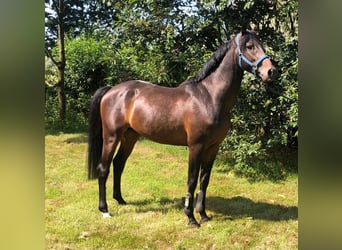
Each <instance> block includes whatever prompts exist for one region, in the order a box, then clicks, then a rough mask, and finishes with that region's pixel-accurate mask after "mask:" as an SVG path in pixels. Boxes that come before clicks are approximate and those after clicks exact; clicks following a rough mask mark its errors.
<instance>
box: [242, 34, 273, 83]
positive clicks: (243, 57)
mask: <svg viewBox="0 0 342 250" xmlns="http://www.w3.org/2000/svg"><path fill="white" fill-rule="evenodd" d="M240 36H241V35H240V34H238V35H237V36H236V37H235V43H236V45H237V47H238V52H239V66H240V68H241V69H242V70H244V68H243V67H242V60H243V61H244V62H245V63H247V64H248V65H249V66H251V67H252V70H253V74H254V75H255V76H257V74H256V73H257V72H256V70H257V69H258V67H259V64H260V63H261V62H262V61H263V60H265V59H266V58H268V55H266V54H264V55H263V56H262V57H260V58H259V59H258V60H257V61H256V62H254V63H252V62H251V61H250V60H248V59H247V58H246V57H245V56H244V55H243V54H242V52H241V49H240Z"/></svg>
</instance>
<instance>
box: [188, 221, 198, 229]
mask: <svg viewBox="0 0 342 250" xmlns="http://www.w3.org/2000/svg"><path fill="white" fill-rule="evenodd" d="M188 225H189V226H190V227H195V228H199V227H200V226H201V225H200V224H198V223H197V221H196V220H191V221H189V224H188Z"/></svg>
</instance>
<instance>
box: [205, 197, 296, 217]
mask: <svg viewBox="0 0 342 250" xmlns="http://www.w3.org/2000/svg"><path fill="white" fill-rule="evenodd" d="M207 209H208V210H211V211H214V212H215V213H218V214H223V215H225V216H228V217H229V218H230V219H238V218H243V217H251V218H252V219H260V220H271V221H282V220H297V219H298V207H296V206H290V207H287V206H283V205H278V204H270V203H265V202H254V201H253V200H251V199H248V198H245V197H241V196H236V197H233V198H229V199H226V198H222V197H208V198H207Z"/></svg>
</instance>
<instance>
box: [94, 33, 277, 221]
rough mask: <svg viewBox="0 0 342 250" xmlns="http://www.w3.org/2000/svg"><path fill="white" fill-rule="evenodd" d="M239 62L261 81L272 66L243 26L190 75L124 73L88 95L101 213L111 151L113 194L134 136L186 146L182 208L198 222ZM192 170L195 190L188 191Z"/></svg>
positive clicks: (268, 77)
mask: <svg viewBox="0 0 342 250" xmlns="http://www.w3.org/2000/svg"><path fill="white" fill-rule="evenodd" d="M244 70H246V71H248V72H251V73H253V74H254V75H256V76H258V77H260V78H261V80H262V81H264V82H269V81H272V80H273V79H274V78H275V75H276V68H275V67H274V66H273V65H272V62H271V60H270V59H269V58H268V56H267V55H266V54H265V53H264V49H263V46H262V44H261V43H260V41H259V40H258V38H257V37H256V35H255V34H254V33H252V32H248V31H244V32H240V33H239V34H237V35H236V36H235V37H234V38H233V39H231V40H230V41H228V42H226V43H225V44H224V45H222V46H221V47H220V48H219V49H218V50H217V51H216V52H215V53H214V55H213V56H212V57H211V58H210V59H209V60H208V61H207V63H206V64H205V65H204V67H203V68H202V69H201V70H200V71H199V72H198V73H197V74H196V75H195V76H194V77H192V78H190V79H189V80H187V81H185V82H183V83H182V84H181V85H179V86H178V87H176V88H167V87H161V86H157V85H154V84H151V83H148V82H144V81H138V80H132V81H127V82H124V83H121V84H118V85H116V86H114V87H109V86H106V87H102V88H100V89H98V90H97V91H96V92H95V94H94V96H93V97H92V100H91V109H90V118H89V142H88V177H89V179H95V178H98V185H99V210H100V211H101V212H102V213H103V216H104V217H108V216H109V213H108V206H107V202H106V181H107V177H108V174H109V168H110V164H111V161H112V159H113V155H114V152H115V150H116V148H117V146H118V145H119V144H120V146H119V149H118V151H117V153H116V155H115V157H114V160H113V166H114V189H113V197H114V199H116V200H117V201H118V202H119V204H126V202H125V200H124V199H123V198H122V196H121V187H120V186H121V184H120V182H121V174H122V172H123V170H124V167H125V163H126V160H127V158H128V157H129V155H130V154H131V152H132V150H133V147H134V145H135V143H136V142H137V140H138V139H139V137H140V136H144V137H145V138H148V139H150V140H152V141H155V142H158V143H164V144H171V145H183V146H188V148H189V161H188V181H187V186H188V188H187V193H186V197H185V202H184V212H185V214H186V215H187V216H188V219H189V224H190V225H193V226H199V224H198V222H197V221H196V219H195V217H194V213H193V210H194V202H196V210H197V212H199V214H200V216H201V222H206V221H208V220H209V217H208V216H207V214H206V212H205V198H206V190H207V186H208V184H209V178H210V173H211V169H212V166H213V163H214V160H215V157H216V154H217V152H218V150H219V145H220V143H221V142H222V140H223V139H224V138H225V136H226V135H227V132H228V130H229V128H230V121H229V113H230V111H231V109H232V106H233V105H234V103H235V101H236V98H237V95H238V92H239V89H240V84H241V80H242V77H243V72H244ZM198 178H199V180H200V190H199V192H198V193H197V197H196V201H195V197H194V192H195V188H196V185H197V181H198Z"/></svg>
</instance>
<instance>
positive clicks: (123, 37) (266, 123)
mask: <svg viewBox="0 0 342 250" xmlns="http://www.w3.org/2000/svg"><path fill="white" fill-rule="evenodd" d="M45 6H46V19H45V21H46V35H45V43H46V64H45V65H46V66H45V67H46V70H45V72H46V77H45V94H46V107H45V122H46V130H47V132H48V133H55V132H64V133H65V132H73V131H85V128H86V126H87V125H86V124H87V113H88V105H89V100H90V97H91V95H92V94H93V93H94V91H95V90H96V89H97V88H98V87H100V86H103V85H107V84H109V85H115V84H118V83H120V82H122V81H124V80H128V79H143V80H147V81H151V82H153V83H156V84H159V85H163V86H170V87H174V86H177V85H178V84H180V83H181V82H182V81H184V80H185V79H187V78H188V77H191V76H193V75H194V74H195V73H196V72H197V71H198V70H199V69H200V68H201V67H202V66H203V64H204V63H205V61H206V60H207V59H208V58H209V56H210V55H211V54H212V53H213V52H214V51H216V49H217V48H218V46H219V45H220V44H222V43H223V42H224V41H225V40H228V39H230V37H231V36H232V35H233V34H234V33H236V32H238V31H239V30H240V29H242V28H249V29H258V30H259V35H260V37H261V39H262V41H263V43H264V44H265V46H266V52H267V54H269V55H270V56H271V57H272V58H273V59H274V60H275V64H276V65H277V67H278V68H279V69H280V73H281V74H280V77H279V79H278V80H277V81H276V82H274V83H273V84H272V85H271V86H264V85H262V84H261V83H260V81H259V80H257V79H254V77H253V76H251V75H249V74H247V73H246V75H245V78H244V80H243V83H242V87H241V92H240V95H239V99H238V102H237V105H236V106H235V108H234V109H233V112H232V124H233V126H232V130H231V132H230V133H229V134H228V136H227V138H226V140H225V141H224V142H223V143H222V146H221V151H220V155H219V160H220V161H223V162H228V163H229V164H225V165H226V166H227V168H229V169H230V170H233V171H235V173H238V174H242V175H244V176H246V177H248V178H250V179H253V180H260V179H266V178H268V179H272V180H282V179H284V178H286V177H287V175H288V174H289V173H291V172H295V171H297V147H298V145H297V139H298V81H297V73H298V50H297V46H298V2H297V1H295V0H288V1H284V0H267V1H265V0H257V1H251V0H247V1H246V0H243V1H242V0H235V1H234V0H233V1H211V0H201V1H192V0H161V1H152V0H144V1H141V0H128V1H124V2H123V1H112V0H103V1H94V0H86V1H78V0H69V1H66V0H65V1H62V0H58V1H57V0H46V1H45ZM62 41H63V43H62ZM61 48H63V50H61ZM57 58H58V59H57ZM63 105H64V106H63ZM63 107H64V108H63ZM63 109H65V110H64V111H63Z"/></svg>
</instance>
